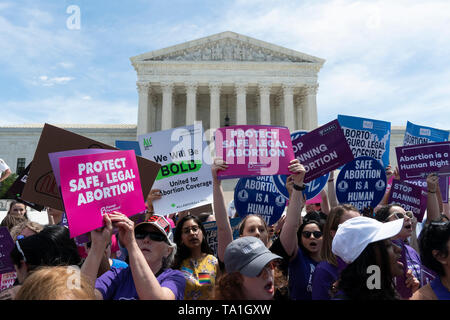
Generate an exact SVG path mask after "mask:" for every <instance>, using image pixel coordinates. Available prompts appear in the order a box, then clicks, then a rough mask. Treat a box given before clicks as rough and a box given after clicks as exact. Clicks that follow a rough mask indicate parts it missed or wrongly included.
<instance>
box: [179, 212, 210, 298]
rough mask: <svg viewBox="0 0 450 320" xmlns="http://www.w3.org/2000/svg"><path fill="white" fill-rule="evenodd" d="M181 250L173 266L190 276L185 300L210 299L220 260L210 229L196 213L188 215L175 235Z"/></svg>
mask: <svg viewBox="0 0 450 320" xmlns="http://www.w3.org/2000/svg"><path fill="white" fill-rule="evenodd" d="M174 240H175V243H176V244H177V253H176V255H175V261H174V263H173V265H172V268H173V269H178V270H181V272H183V275H184V277H185V278H186V288H185V291H184V300H207V299H209V298H210V297H211V296H212V293H213V289H214V284H215V282H216V277H217V276H218V273H219V263H218V260H217V258H216V257H215V256H214V252H213V251H212V250H211V248H210V247H209V245H208V242H207V240H206V231H205V228H204V227H203V225H202V223H201V222H200V220H199V219H198V218H197V217H196V216H191V215H188V216H184V217H183V218H182V219H181V220H179V221H178V224H177V228H176V230H175V234H174Z"/></svg>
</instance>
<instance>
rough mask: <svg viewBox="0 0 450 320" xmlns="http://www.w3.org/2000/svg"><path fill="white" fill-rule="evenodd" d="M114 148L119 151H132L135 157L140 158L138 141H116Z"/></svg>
mask: <svg viewBox="0 0 450 320" xmlns="http://www.w3.org/2000/svg"><path fill="white" fill-rule="evenodd" d="M116 148H117V149H120V150H134V153H135V154H136V155H137V156H141V148H140V147H139V142H138V141H121V140H116Z"/></svg>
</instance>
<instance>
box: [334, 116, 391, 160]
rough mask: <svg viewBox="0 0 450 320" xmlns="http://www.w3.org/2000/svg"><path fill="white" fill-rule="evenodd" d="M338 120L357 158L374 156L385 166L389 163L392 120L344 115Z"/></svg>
mask: <svg viewBox="0 0 450 320" xmlns="http://www.w3.org/2000/svg"><path fill="white" fill-rule="evenodd" d="M338 121H339V124H340V125H341V127H342V130H343V131H344V135H345V138H346V139H347V142H348V144H349V146H350V149H352V152H353V156H354V157H355V158H357V157H361V156H366V157H372V158H375V159H377V160H378V161H380V162H381V164H382V165H383V167H384V168H386V167H387V166H388V165H389V143H390V140H391V123H390V122H386V121H380V120H373V119H366V118H358V117H351V116H344V115H338Z"/></svg>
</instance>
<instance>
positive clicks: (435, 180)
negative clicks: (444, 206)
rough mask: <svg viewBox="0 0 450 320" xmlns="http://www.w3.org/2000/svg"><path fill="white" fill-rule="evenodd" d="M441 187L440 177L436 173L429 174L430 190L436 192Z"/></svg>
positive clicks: (428, 183) (428, 184) (428, 187)
mask: <svg viewBox="0 0 450 320" xmlns="http://www.w3.org/2000/svg"><path fill="white" fill-rule="evenodd" d="M438 187H439V177H438V175H437V174H435V173H430V174H429V175H428V176H427V189H428V191H429V192H432V193H433V192H436V190H437V188H438Z"/></svg>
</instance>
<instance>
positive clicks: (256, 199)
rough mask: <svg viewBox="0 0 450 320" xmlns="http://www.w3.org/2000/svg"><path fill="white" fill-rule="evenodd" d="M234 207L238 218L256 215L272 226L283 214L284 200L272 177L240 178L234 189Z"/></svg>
mask: <svg viewBox="0 0 450 320" xmlns="http://www.w3.org/2000/svg"><path fill="white" fill-rule="evenodd" d="M234 206H235V208H236V212H237V214H238V215H239V217H240V218H244V217H245V216H246V215H248V214H257V215H259V216H261V217H262V218H263V219H264V220H265V221H266V223H267V224H268V225H273V224H275V223H276V222H277V221H278V220H279V219H280V217H281V215H282V214H283V211H284V208H285V207H286V198H285V197H284V196H282V195H281V194H279V193H278V190H277V188H276V187H275V184H274V183H273V181H272V176H257V177H250V178H241V179H239V181H238V183H237V184H236V187H235V188H234Z"/></svg>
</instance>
